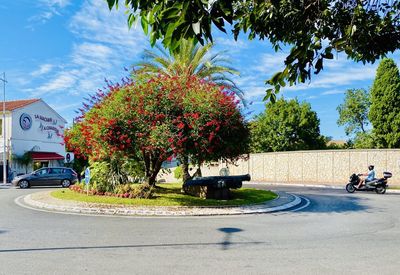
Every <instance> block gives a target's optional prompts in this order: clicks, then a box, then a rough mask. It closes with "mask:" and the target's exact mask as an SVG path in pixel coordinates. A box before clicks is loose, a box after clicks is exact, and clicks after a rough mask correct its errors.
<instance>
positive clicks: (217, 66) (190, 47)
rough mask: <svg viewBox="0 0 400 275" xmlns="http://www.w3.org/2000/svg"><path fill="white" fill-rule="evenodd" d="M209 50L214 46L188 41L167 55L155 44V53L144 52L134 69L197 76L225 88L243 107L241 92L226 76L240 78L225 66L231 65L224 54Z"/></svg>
mask: <svg viewBox="0 0 400 275" xmlns="http://www.w3.org/2000/svg"><path fill="white" fill-rule="evenodd" d="M212 47H213V44H207V45H205V46H199V45H195V44H194V43H193V42H192V41H190V40H182V42H181V44H180V46H179V51H177V52H176V53H172V54H168V53H167V52H166V51H165V50H164V49H163V48H162V47H161V46H159V45H156V48H157V50H158V51H157V52H156V51H152V50H145V51H144V53H143V55H142V61H141V62H139V63H136V64H134V67H137V68H138V69H137V70H136V72H137V73H144V74H149V75H156V74H159V73H163V74H166V75H168V76H174V75H180V76H182V75H187V76H191V75H196V76H197V77H200V78H202V79H206V80H209V81H212V82H214V83H216V84H218V85H221V86H225V87H227V88H228V89H230V90H231V91H233V92H234V93H235V94H236V95H237V96H238V97H239V98H240V99H241V100H242V102H243V104H245V101H244V98H243V91H242V90H241V89H240V88H239V87H238V86H237V85H236V84H235V82H234V81H233V80H232V79H230V78H229V77H228V76H227V74H229V75H239V72H238V71H237V70H236V69H234V68H232V67H230V66H228V64H230V63H231V62H230V60H228V59H226V58H224V57H223V56H222V54H223V53H224V52H217V53H214V54H209V53H210V51H211V49H212Z"/></svg>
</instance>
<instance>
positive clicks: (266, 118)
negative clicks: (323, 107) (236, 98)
mask: <svg viewBox="0 0 400 275" xmlns="http://www.w3.org/2000/svg"><path fill="white" fill-rule="evenodd" d="M250 129H251V130H250V133H251V150H252V151H253V152H256V153H258V152H271V151H291V150H310V149H322V148H324V147H325V140H324V138H323V137H322V136H321V135H320V130H319V119H318V117H317V114H316V112H314V111H312V110H311V106H310V104H309V103H305V102H302V103H299V101H298V100H297V99H292V100H289V101H286V100H285V99H283V98H281V99H279V100H277V101H276V103H271V102H269V103H267V104H266V109H265V112H264V113H263V114H261V115H258V116H257V117H256V118H255V120H254V121H253V122H252V123H251V125H250Z"/></svg>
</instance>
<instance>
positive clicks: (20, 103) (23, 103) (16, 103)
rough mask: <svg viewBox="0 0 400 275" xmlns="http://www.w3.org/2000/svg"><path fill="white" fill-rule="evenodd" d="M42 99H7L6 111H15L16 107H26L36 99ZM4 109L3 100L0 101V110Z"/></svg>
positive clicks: (36, 99)
mask: <svg viewBox="0 0 400 275" xmlns="http://www.w3.org/2000/svg"><path fill="white" fill-rule="evenodd" d="M39 100H40V99H38V98H34V99H25V100H12V101H6V111H13V110H15V109H18V108H21V107H25V106H26V105H29V104H32V103H34V102H36V101H39ZM2 110H3V101H0V111H2Z"/></svg>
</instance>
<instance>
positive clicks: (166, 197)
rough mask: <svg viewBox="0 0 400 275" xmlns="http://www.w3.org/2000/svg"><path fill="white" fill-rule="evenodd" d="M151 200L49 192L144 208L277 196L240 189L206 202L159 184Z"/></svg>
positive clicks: (239, 202)
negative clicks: (229, 194)
mask: <svg viewBox="0 0 400 275" xmlns="http://www.w3.org/2000/svg"><path fill="white" fill-rule="evenodd" d="M158 186H159V187H157V189H156V193H155V198H153V199H125V198H116V197H107V196H87V195H85V194H80V193H77V192H74V191H71V190H69V189H61V190H57V191H53V192H51V195H52V196H53V197H55V198H58V199H64V200H75V201H81V202H89V203H105V204H123V205H146V206H221V205H235V206H237V205H245V204H257V203H262V202H265V201H268V200H272V199H274V198H276V197H277V195H276V194H275V193H273V192H271V191H265V190H257V189H252V188H241V189H238V190H233V191H232V194H233V199H231V200H206V199H200V198H197V197H192V196H188V195H185V194H182V193H181V184H175V183H174V184H159V185H158Z"/></svg>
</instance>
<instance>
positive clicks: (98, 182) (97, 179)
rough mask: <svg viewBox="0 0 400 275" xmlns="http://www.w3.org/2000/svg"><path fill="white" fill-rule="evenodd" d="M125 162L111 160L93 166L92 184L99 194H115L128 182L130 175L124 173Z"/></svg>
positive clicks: (95, 163) (94, 163)
mask: <svg viewBox="0 0 400 275" xmlns="http://www.w3.org/2000/svg"><path fill="white" fill-rule="evenodd" d="M123 166H124V160H123V159H122V160H121V159H116V158H114V159H111V160H110V161H98V162H93V163H92V164H91V170H90V171H91V179H90V183H91V184H92V186H93V189H96V190H98V191H99V192H114V191H115V189H116V187H117V186H118V185H120V184H123V183H127V182H128V174H127V173H126V171H124V167H123Z"/></svg>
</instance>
